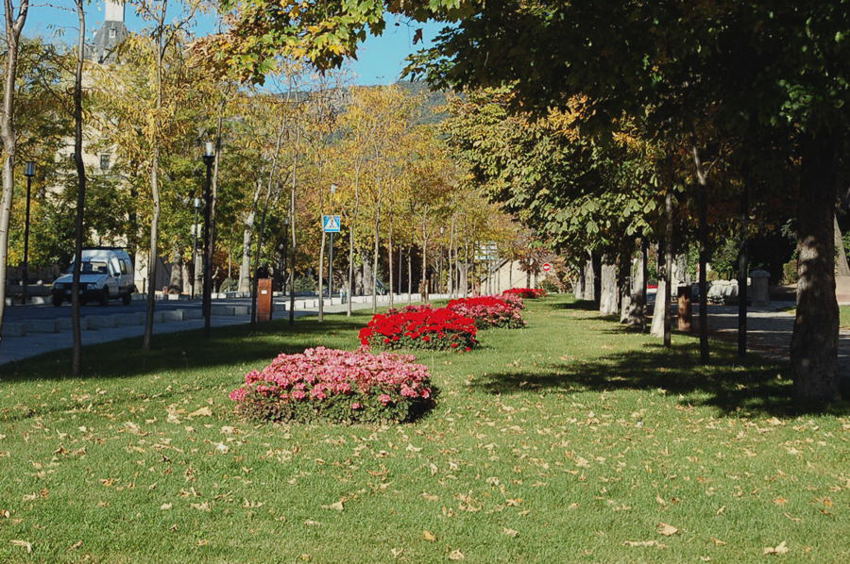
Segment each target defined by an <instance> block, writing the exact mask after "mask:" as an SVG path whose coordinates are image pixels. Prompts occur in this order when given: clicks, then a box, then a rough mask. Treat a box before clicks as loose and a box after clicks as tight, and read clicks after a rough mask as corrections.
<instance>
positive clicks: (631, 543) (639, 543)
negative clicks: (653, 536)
mask: <svg viewBox="0 0 850 564" xmlns="http://www.w3.org/2000/svg"><path fill="white" fill-rule="evenodd" d="M623 544H624V545H626V546H655V547H658V548H667V545H666V544H664V543H663V542H658V541H656V540H647V541H629V540H627V541H626V542H624V543H623Z"/></svg>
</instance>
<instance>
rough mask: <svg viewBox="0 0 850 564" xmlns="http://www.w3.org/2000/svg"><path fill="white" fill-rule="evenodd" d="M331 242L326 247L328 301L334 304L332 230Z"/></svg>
mask: <svg viewBox="0 0 850 564" xmlns="http://www.w3.org/2000/svg"><path fill="white" fill-rule="evenodd" d="M330 236H331V242H330V249H328V301H329V302H330V305H334V232H333V231H331V232H330Z"/></svg>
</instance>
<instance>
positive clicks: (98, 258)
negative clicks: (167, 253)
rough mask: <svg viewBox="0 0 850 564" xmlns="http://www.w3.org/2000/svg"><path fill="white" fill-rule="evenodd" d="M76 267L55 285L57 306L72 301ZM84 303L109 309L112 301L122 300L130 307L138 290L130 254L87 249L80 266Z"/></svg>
mask: <svg viewBox="0 0 850 564" xmlns="http://www.w3.org/2000/svg"><path fill="white" fill-rule="evenodd" d="M73 272H74V263H73V262H72V263H71V266H69V267H68V270H66V271H65V273H64V274H62V276H60V277H59V278H57V279H56V280H55V281H54V282H53V292H52V294H53V305H55V306H60V305H62V302H63V301H65V300H68V301H71V284H72V281H73ZM80 290H81V291H80V303H82V304H85V303H86V302H88V301H96V302H99V303H100V304H101V305H106V304H107V303H108V301H109V300H115V299H119V298H120V299H121V301H122V302H123V303H124V305H129V304H130V299H131V297H132V295H133V292H135V291H136V286H135V285H134V284H133V262H132V261H131V260H130V255H129V254H127V251H125V250H124V249H120V248H117V247H91V248H87V249H83V260H82V261H81V263H80Z"/></svg>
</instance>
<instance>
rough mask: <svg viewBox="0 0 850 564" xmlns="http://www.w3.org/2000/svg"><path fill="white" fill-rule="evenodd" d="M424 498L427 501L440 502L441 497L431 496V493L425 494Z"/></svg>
mask: <svg viewBox="0 0 850 564" xmlns="http://www.w3.org/2000/svg"><path fill="white" fill-rule="evenodd" d="M422 498H423V499H424V500H425V501H439V500H440V496H438V495H434V494H429V493H423V494H422Z"/></svg>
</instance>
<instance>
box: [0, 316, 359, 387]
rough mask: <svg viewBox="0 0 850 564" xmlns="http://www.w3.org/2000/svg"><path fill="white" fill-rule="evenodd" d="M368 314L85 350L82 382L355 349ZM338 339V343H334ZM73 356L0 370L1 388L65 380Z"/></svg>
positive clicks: (50, 356)
mask: <svg viewBox="0 0 850 564" xmlns="http://www.w3.org/2000/svg"><path fill="white" fill-rule="evenodd" d="M370 316H371V314H368V315H367V314H362V313H361V314H359V315H357V314H355V315H353V316H352V317H344V316H343V317H341V318H340V317H336V316H330V317H326V318H325V321H324V322H323V323H319V322H318V321H317V320H316V318H315V317H307V318H301V319H297V320H296V322H295V326H294V327H292V326H290V325H289V324H288V321H287V320H275V321H272V322H269V323H262V324H259V325H257V326H253V327H252V326H250V325H234V326H230V327H216V328H213V330H212V336H211V338H209V339H207V338H205V337H204V335H203V331H202V330H193V331H185V332H180V333H167V334H162V335H154V339H153V344H152V350H151V351H149V352H145V351H142V350H141V345H142V339H141V337H134V338H131V339H125V340H121V341H112V342H109V343H101V344H96V345H90V346H84V347H83V357H82V373H83V377H84V378H124V377H132V376H139V375H144V374H152V373H156V372H162V371H171V370H185V369H189V370H194V369H203V368H216V367H221V366H239V365H241V364H257V363H263V362H270V361H271V360H272V359H273V358H274V357H275V356H277V355H278V354H280V353H296V352H302V351H303V350H304V349H305V348H309V347H313V346H318V345H325V346H339V347H341V348H354V347H356V346H357V342H356V335H357V330H358V329H359V328H360V327H362V326H363V325H365V324H366V322H367V321H368V319H369V317H370ZM337 335H338V337H337ZM333 341H338V342H336V343H334V342H333ZM70 366H71V351H70V350H62V351H55V352H49V353H45V354H43V355H39V356H37V357H33V358H29V359H24V360H21V361H18V362H11V363H8V364H4V365H2V366H0V380H2V381H4V382H12V381H25V380H36V379H42V380H43V379H47V380H53V379H63V378H67V377H69V376H70Z"/></svg>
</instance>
